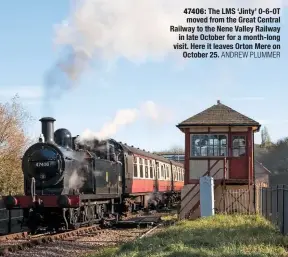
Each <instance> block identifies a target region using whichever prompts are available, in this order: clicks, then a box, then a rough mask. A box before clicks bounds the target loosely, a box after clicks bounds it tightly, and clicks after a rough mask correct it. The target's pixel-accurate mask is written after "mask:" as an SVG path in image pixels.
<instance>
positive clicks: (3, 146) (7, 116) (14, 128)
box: [0, 96, 31, 195]
mask: <svg viewBox="0 0 288 257" xmlns="http://www.w3.org/2000/svg"><path fill="white" fill-rule="evenodd" d="M29 121H31V117H30V115H29V114H28V113H27V112H26V111H25V110H24V108H23V107H22V105H21V103H20V102H19V97H18V96H15V97H14V98H13V99H12V100H11V101H10V102H7V103H4V104H2V103H0V195H5V194H8V193H11V194H16V193H22V192H23V174H22V169H21V157H22V156H23V153H24V151H25V149H26V148H27V146H28V144H29V141H28V138H27V137H26V136H25V135H26V133H25V127H26V126H27V123H28V122H29Z"/></svg>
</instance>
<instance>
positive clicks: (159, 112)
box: [78, 101, 171, 142]
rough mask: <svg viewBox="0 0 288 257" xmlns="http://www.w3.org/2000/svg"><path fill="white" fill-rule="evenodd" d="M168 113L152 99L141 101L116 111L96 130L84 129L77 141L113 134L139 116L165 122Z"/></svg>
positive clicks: (102, 138)
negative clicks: (112, 117) (130, 107)
mask: <svg viewBox="0 0 288 257" xmlns="http://www.w3.org/2000/svg"><path fill="white" fill-rule="evenodd" d="M170 114H171V112H170V111H169V110H166V109H165V108H163V107H160V106H158V105H156V104H155V103H154V102H152V101H147V102H145V103H143V104H142V105H141V106H140V108H134V109H123V110H119V111H117V112H116V115H115V117H114V119H113V120H112V121H111V122H109V123H106V124H104V125H103V127H102V128H101V129H100V130H99V131H98V132H94V131H92V130H90V129H86V130H85V131H84V132H83V133H82V134H81V135H80V137H79V138H78V141H79V142H81V141H86V140H92V139H98V140H105V139H107V138H109V137H112V136H114V135H115V134H116V133H117V132H118V130H119V129H120V128H122V127H124V126H126V125H128V124H132V123H134V122H135V121H136V120H137V119H139V118H143V117H146V118H148V119H149V120H152V121H154V122H165V121H168V119H169V118H170Z"/></svg>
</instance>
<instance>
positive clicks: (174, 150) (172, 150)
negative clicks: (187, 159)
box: [155, 145, 185, 154]
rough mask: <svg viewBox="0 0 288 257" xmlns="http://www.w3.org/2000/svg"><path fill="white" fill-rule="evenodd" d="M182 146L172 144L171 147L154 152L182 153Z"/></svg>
mask: <svg viewBox="0 0 288 257" xmlns="http://www.w3.org/2000/svg"><path fill="white" fill-rule="evenodd" d="M184 151H185V150H184V147H182V146H179V145H174V146H172V147H171V148H169V149H167V150H163V151H159V152H155V153H158V154H184Z"/></svg>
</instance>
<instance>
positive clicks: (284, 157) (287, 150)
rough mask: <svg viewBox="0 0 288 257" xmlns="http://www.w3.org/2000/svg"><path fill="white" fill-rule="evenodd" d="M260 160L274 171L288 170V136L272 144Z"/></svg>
mask: <svg viewBox="0 0 288 257" xmlns="http://www.w3.org/2000/svg"><path fill="white" fill-rule="evenodd" d="M259 161H260V162H262V163H263V164H264V165H265V166H266V167H267V168H268V169H269V170H271V171H272V172H274V173H281V172H288V137H287V138H284V139H281V140H279V141H278V142H277V143H275V144H272V145H271V146H270V147H269V148H268V149H267V150H266V152H264V153H263V154H262V155H261V156H260V157H259Z"/></svg>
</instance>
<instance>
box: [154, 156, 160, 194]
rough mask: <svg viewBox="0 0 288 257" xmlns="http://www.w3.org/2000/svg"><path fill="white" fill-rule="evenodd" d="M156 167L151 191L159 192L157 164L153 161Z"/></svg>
mask: <svg viewBox="0 0 288 257" xmlns="http://www.w3.org/2000/svg"><path fill="white" fill-rule="evenodd" d="M155 163H156V166H154V167H155V178H154V185H153V189H154V192H158V191H159V183H158V179H159V162H157V161H155Z"/></svg>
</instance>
